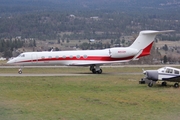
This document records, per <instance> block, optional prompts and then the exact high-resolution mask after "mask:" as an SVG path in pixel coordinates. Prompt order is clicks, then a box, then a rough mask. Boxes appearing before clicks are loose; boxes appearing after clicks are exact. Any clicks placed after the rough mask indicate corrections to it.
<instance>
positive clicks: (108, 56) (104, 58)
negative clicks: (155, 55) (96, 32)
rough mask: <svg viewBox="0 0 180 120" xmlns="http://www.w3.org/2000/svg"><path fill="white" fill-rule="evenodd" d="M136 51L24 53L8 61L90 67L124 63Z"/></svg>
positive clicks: (117, 49) (114, 49)
mask: <svg viewBox="0 0 180 120" xmlns="http://www.w3.org/2000/svg"><path fill="white" fill-rule="evenodd" d="M138 52H139V51H137V50H136V49H132V48H128V47H124V48H109V49H104V50H79V51H52V52H49V51H45V52H25V53H22V54H20V55H19V56H18V57H16V58H13V59H12V60H10V61H8V63H13V64H17V65H44V64H46V65H47V64H49V65H92V64H106V63H114V62H126V61H130V60H131V59H133V58H134V56H135V55H136V54H137V53H138Z"/></svg>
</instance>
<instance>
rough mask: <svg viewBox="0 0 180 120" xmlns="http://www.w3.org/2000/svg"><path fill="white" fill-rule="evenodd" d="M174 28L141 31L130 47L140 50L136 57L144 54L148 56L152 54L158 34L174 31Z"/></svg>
mask: <svg viewBox="0 0 180 120" xmlns="http://www.w3.org/2000/svg"><path fill="white" fill-rule="evenodd" d="M173 31H174V30H166V31H152V30H147V31H141V32H140V33H139V36H138V37H137V38H136V40H135V41H134V42H133V44H132V45H131V46H130V48H134V49H137V50H138V51H140V52H139V53H138V55H137V56H136V57H135V58H134V59H137V58H140V57H142V56H146V55H149V54H150V51H151V48H152V45H153V42H154V39H155V37H156V35H157V34H161V33H168V32H173Z"/></svg>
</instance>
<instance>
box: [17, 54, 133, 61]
mask: <svg viewBox="0 0 180 120" xmlns="http://www.w3.org/2000/svg"><path fill="white" fill-rule="evenodd" d="M133 57H134V56H129V57H125V58H111V57H109V56H102V57H99V56H88V57H87V58H83V56H81V57H80V58H76V57H75V56H73V57H72V58H70V57H66V58H62V57H60V58H44V59H33V60H25V61H19V62H16V63H30V62H31V63H32V62H51V61H64V60H72V61H73V60H79V61H82V60H84V61H121V60H130V59H132V58H133Z"/></svg>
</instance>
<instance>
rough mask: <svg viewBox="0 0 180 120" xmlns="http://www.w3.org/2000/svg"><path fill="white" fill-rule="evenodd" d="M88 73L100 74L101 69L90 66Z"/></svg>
mask: <svg viewBox="0 0 180 120" xmlns="http://www.w3.org/2000/svg"><path fill="white" fill-rule="evenodd" d="M90 71H92V73H93V74H101V73H102V69H101V68H100V66H99V65H91V66H90Z"/></svg>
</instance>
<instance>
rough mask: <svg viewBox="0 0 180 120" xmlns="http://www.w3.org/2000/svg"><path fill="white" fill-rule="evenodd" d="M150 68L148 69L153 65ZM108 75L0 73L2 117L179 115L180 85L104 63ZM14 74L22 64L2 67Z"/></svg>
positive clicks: (138, 119) (137, 119) (140, 119)
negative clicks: (148, 81)
mask: <svg viewBox="0 0 180 120" xmlns="http://www.w3.org/2000/svg"><path fill="white" fill-rule="evenodd" d="M148 69H149V68H148ZM154 69H155V68H154ZM103 71H104V73H105V74H101V75H91V74H90V75H87V76H78V77H77V76H69V77H68V76H66V77H63V76H61V77H0V120H1V119H2V120H145V119H146V120H157V119H158V120H161V119H162V120H169V119H171V120H177V119H180V115H179V113H180V102H179V101H180V89H179V88H178V89H175V88H173V87H172V86H167V87H162V86H160V85H155V86H153V87H152V88H149V87H147V85H139V84H138V81H139V80H140V79H141V78H142V77H143V75H140V74H133V75H132V74H131V75H128V74H113V73H118V72H125V71H126V72H142V70H141V68H139V67H133V68H131V67H128V68H121V67H120V68H103ZM0 72H1V73H7V72H10V73H15V72H17V69H8V68H7V69H4V68H3V69H0ZM23 72H24V73H54V72H55V73H63V72H64V73H82V74H83V73H88V72H89V70H88V68H86V67H85V68H84V67H79V68H78V67H73V68H55V69H53V68H44V69H42V68H26V69H24V71H23Z"/></svg>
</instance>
